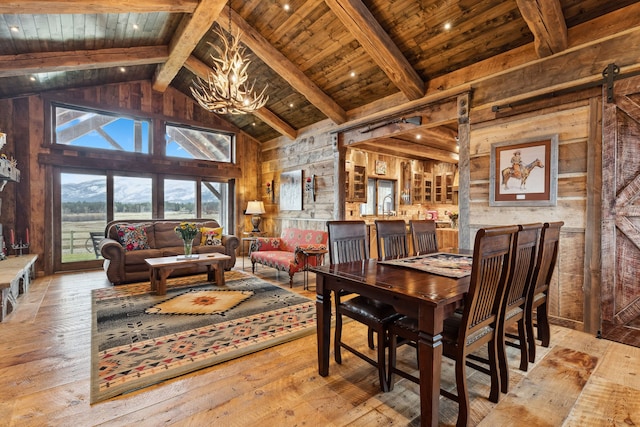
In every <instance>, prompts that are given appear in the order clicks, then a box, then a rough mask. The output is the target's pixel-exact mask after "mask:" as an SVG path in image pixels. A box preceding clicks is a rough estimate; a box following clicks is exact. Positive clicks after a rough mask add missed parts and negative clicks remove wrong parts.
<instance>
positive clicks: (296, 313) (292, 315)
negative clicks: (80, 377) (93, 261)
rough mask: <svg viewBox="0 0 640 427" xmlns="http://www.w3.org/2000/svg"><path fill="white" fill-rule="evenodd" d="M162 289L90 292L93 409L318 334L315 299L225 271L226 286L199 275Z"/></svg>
mask: <svg viewBox="0 0 640 427" xmlns="http://www.w3.org/2000/svg"><path fill="white" fill-rule="evenodd" d="M180 285H182V286H180ZM184 285H187V286H186V287H185V286H184ZM178 286H180V287H178ZM167 287H168V290H167V294H166V295H163V296H157V295H154V294H151V293H150V292H149V291H150V287H149V283H140V284H132V285H124V286H114V287H111V288H105V289H97V290H94V291H93V292H92V315H93V320H92V321H93V323H92V334H91V341H92V342H91V344H92V354H91V403H96V402H99V401H102V400H105V399H108V398H111V397H114V396H117V395H120V394H123V393H127V392H130V391H133V390H137V389H139V388H143V387H147V386H149V385H152V384H156V383H158V382H161V381H164V380H167V379H170V378H174V377H177V376H179V375H183V374H186V373H189V372H193V371H195V370H198V369H202V368H205V367H209V366H212V365H215V364H218V363H221V362H224V361H227V360H230V359H233V358H236V357H240V356H243V355H246V354H249V353H252V352H256V351H259V350H262V349H265V348H268V347H272V346H275V345H278V344H281V343H284V342H287V341H291V340H294V339H297V338H299V337H302V336H305V335H309V334H312V333H314V332H315V330H316V329H315V328H316V316H315V302H314V301H312V300H310V299H309V298H305V297H303V296H301V295H298V294H296V293H295V292H291V291H289V290H286V289H283V288H280V287H278V286H275V285H272V284H270V283H268V282H265V281H263V280H261V279H258V278H256V277H253V276H250V275H248V274H246V273H241V272H237V271H230V272H225V285H224V286H216V285H215V284H211V283H209V282H207V280H206V275H202V276H193V277H190V278H180V279H170V280H169V281H168V286H167Z"/></svg>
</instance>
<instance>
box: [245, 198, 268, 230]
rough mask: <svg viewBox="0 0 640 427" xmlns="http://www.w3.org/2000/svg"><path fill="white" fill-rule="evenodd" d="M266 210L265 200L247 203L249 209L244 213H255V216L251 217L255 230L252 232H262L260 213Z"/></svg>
mask: <svg viewBox="0 0 640 427" xmlns="http://www.w3.org/2000/svg"><path fill="white" fill-rule="evenodd" d="M265 212H266V211H265V210H264V203H263V202H260V201H258V200H253V201H250V202H249V203H248V204H247V209H246V210H245V211H244V213H245V215H253V217H251V224H252V225H253V230H251V232H252V233H260V222H261V221H262V218H260V215H262V214H263V213H265Z"/></svg>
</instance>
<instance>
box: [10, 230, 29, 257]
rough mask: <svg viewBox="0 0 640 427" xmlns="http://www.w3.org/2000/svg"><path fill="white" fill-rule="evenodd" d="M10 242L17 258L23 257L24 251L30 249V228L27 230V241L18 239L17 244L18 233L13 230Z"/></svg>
mask: <svg viewBox="0 0 640 427" xmlns="http://www.w3.org/2000/svg"><path fill="white" fill-rule="evenodd" d="M9 240H10V242H11V249H13V253H14V254H15V255H16V256H22V251H24V250H25V249H29V227H27V229H26V230H25V239H24V242H23V241H22V239H21V238H20V239H18V240H17V243H16V233H15V232H14V231H13V229H11V230H10V233H9Z"/></svg>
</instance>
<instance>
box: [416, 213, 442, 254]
mask: <svg viewBox="0 0 640 427" xmlns="http://www.w3.org/2000/svg"><path fill="white" fill-rule="evenodd" d="M409 228H410V229H411V239H412V241H413V251H414V253H415V254H416V255H418V254H420V255H421V254H430V253H434V252H438V240H437V238H436V222H435V221H432V220H411V221H409Z"/></svg>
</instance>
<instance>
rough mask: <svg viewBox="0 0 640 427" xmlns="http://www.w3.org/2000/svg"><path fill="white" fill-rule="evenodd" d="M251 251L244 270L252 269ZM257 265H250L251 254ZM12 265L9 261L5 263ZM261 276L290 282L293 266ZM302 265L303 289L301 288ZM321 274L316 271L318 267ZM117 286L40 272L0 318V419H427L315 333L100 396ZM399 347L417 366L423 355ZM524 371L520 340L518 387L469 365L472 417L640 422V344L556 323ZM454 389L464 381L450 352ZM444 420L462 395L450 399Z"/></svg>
mask: <svg viewBox="0 0 640 427" xmlns="http://www.w3.org/2000/svg"><path fill="white" fill-rule="evenodd" d="M241 262H242V261H241V259H239V260H238V263H237V264H236V265H237V268H238V269H240V268H241V265H242V264H241ZM245 266H247V267H246V271H248V272H250V270H251V268H250V263H248V262H246V261H245ZM1 267H2V265H1V262H0V268H1ZM256 274H257V275H258V276H260V277H262V278H264V279H265V280H269V281H272V282H274V283H277V284H279V285H281V286H283V287H285V288H288V276H287V275H286V274H284V273H280V274H279V275H276V272H275V270H273V269H270V268H266V267H259V268H258V271H257V272H256ZM302 279H303V275H302V274H297V275H296V276H295V281H294V290H295V291H297V292H300V293H302V294H306V295H308V296H309V297H311V298H314V295H315V294H314V289H315V288H314V286H313V283H312V284H311V291H303V290H302V287H303V286H302ZM310 279H311V280H313V279H314V276H313V274H310ZM104 286H110V285H109V284H108V282H107V281H106V278H105V275H104V273H103V272H102V271H95V272H84V273H73V274H61V275H53V276H47V277H40V278H38V279H36V280H35V281H34V282H33V283H32V285H31V288H30V290H29V292H28V294H26V295H22V296H20V298H19V304H18V307H17V309H16V310H15V311H14V312H13V313H12V314H10V315H9V316H8V318H7V319H6V320H5V321H4V322H2V323H0V355H2V356H1V357H0V396H1V403H0V420H2V421H0V424H1V425H7V426H45V425H46V426H70V425H74V426H94V425H100V426H125V425H127V426H128V425H136V426H166V425H171V426H255V425H264V426H302V425H304V426H388V425H396V426H405V425H411V426H417V425H419V405H418V395H417V390H418V388H417V386H416V385H415V384H413V383H411V382H409V381H407V380H404V379H397V380H396V385H395V388H394V390H393V391H391V392H389V393H381V392H379V391H378V384H377V374H376V371H375V369H374V368H372V367H371V366H370V365H368V364H366V363H365V362H363V361H362V360H360V359H359V358H357V357H354V356H353V355H351V354H349V353H348V352H344V353H343V364H342V365H337V364H336V363H335V362H334V361H333V356H332V359H331V367H330V375H329V376H328V377H324V378H323V377H320V376H319V375H318V369H317V363H316V341H315V335H312V336H309V337H305V338H302V339H298V340H296V341H293V342H291V343H287V344H283V345H280V346H277V347H273V348H270V349H267V350H263V351H261V352H258V353H255V354H252V355H249V356H245V357H242V358H239V359H236V360H232V361H229V362H226V363H223V364H220V365H217V366H214V367H211V368H208V369H203V370H201V371H198V372H195V373H192V374H189V375H185V376H182V377H179V378H176V379H173V380H170V381H166V382H164V383H161V384H157V385H155V386H152V387H148V388H144V389H141V390H138V391H136V392H132V393H130V394H127V395H124V396H120V397H116V398H113V399H110V400H107V401H104V402H100V403H97V404H94V405H89V366H90V363H89V362H90V349H91V307H90V290H91V289H96V288H100V287H104ZM344 337H345V339H347V340H350V341H351V342H360V343H361V344H362V346H361V349H362V350H364V351H366V338H365V337H366V331H365V330H364V328H362V326H361V325H359V324H357V323H355V322H350V323H347V324H345V328H344ZM405 347H406V348H405V349H403V350H402V352H401V353H400V358H401V359H402V360H404V361H406V365H405V366H406V367H407V368H410V367H411V366H413V368H414V369H415V366H414V365H415V363H414V362H413V361H414V360H415V353H414V350H413V349H411V348H410V347H408V346H405ZM538 349H539V351H538V358H537V362H536V363H535V364H533V365H531V366H530V367H529V371H528V372H526V373H523V372H520V371H519V370H518V369H517V366H518V357H519V356H518V352H517V351H516V350H515V349H509V357H510V366H511V368H512V369H511V376H510V392H509V394H508V395H506V396H504V395H503V397H502V398H501V400H500V402H499V403H498V404H493V403H491V402H489V400H488V399H487V396H488V390H489V385H488V378H487V377H486V376H485V375H484V374H482V373H479V372H476V371H474V370H471V369H469V370H467V373H468V375H469V381H468V383H469V388H470V399H471V408H472V415H471V420H472V424H473V425H483V426H511V425H528V426H613V425H640V349H638V348H634V347H628V346H625V345H622V344H618V343H614V342H610V341H605V340H599V339H596V338H594V337H592V336H589V335H587V334H584V333H581V332H576V331H573V330H569V329H565V328H562V327H557V326H554V327H553V328H552V339H551V347H550V348H549V349H541V348H540V347H539V348H538ZM442 375H443V381H442V382H443V387H446V388H453V387H454V383H453V371H452V365H451V363H450V362H449V361H445V363H444V364H443V374H442ZM440 401H441V405H440V420H441V425H454V424H455V419H456V411H457V405H456V404H455V403H454V402H451V401H449V400H447V399H445V398H441V400H440Z"/></svg>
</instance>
